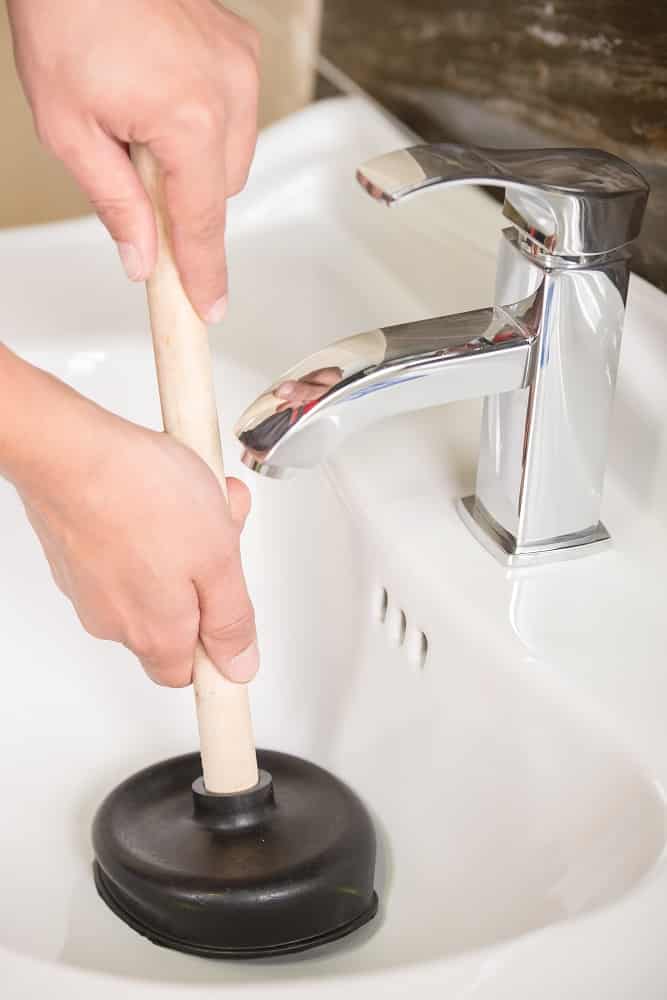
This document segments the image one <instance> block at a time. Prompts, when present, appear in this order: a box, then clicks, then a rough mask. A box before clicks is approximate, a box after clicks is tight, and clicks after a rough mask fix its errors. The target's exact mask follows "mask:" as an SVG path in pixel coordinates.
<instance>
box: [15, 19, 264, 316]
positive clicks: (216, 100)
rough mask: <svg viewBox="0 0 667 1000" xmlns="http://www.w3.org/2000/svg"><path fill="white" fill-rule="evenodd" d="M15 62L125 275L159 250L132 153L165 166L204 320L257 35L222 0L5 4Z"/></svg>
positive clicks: (216, 296)
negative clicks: (143, 149) (147, 153)
mask: <svg viewBox="0 0 667 1000" xmlns="http://www.w3.org/2000/svg"><path fill="white" fill-rule="evenodd" d="M8 7H9V12H10V18H11V22H12V29H13V35H14V47H15V53H16V62H17V67H18V70H19V74H20V76H21V79H22V82H23V85H24V88H25V91H26V94H27V96H28V99H29V101H30V104H31V106H32V110H33V115H34V118H35V123H36V127H37V131H38V134H39V136H40V138H41V139H42V141H43V142H44V143H45V144H46V145H47V146H48V147H49V148H50V149H51V150H52V151H53V152H54V153H55V154H56V155H57V156H58V157H59V158H60V159H61V160H62V161H63V162H64V163H65V165H66V166H67V167H68V168H69V170H70V171H71V173H72V174H73V175H74V177H75V178H76V180H77V181H78V183H79V184H80V186H81V187H82V188H83V190H84V191H85V193H86V194H87V195H88V197H89V198H90V201H91V202H92V205H93V207H94V208H95V210H96V212H97V213H98V215H99V216H100V218H101V219H102V221H103V222H104V224H105V225H106V227H107V229H108V230H109V232H110V233H111V235H112V237H113V238H114V240H116V242H117V244H118V247H119V252H120V254H121V258H122V259H123V263H124V265H125V267H126V270H127V272H128V276H129V277H130V278H132V279H133V280H136V281H142V280H145V278H146V277H148V275H149V274H150V273H151V271H152V269H153V266H154V263H155V255H156V228H155V220H154V216H153V210H152V207H151V204H150V202H149V199H148V197H147V195H146V192H145V191H144V189H143V187H142V184H141V182H140V180H139V177H138V175H137V173H136V171H135V169H134V167H133V166H132V162H131V160H130V158H129V154H128V144H129V143H130V142H137V143H143V144H145V145H147V146H148V147H149V148H150V150H151V151H152V153H153V154H154V156H155V158H156V159H157V161H158V163H159V164H160V167H161V170H162V174H163V178H164V190H165V200H166V207H167V213H168V217H169V224H170V235H171V242H172V246H173V251H174V256H175V258H176V263H177V265H178V269H179V272H180V275H181V280H182V282H183V285H184V287H185V290H186V292H187V294H188V296H189V298H190V301H191V302H192V304H193V306H194V307H195V309H196V310H197V312H198V313H199V314H200V316H201V317H202V319H204V320H205V321H207V322H216V321H217V320H219V319H221V318H222V314H223V312H224V308H225V305H226V295H227V272H226V261H225V248H224V228H225V202H226V199H227V198H228V197H229V196H230V195H233V194H236V193H237V192H238V191H240V190H241V188H242V187H243V185H244V184H245V181H246V177H247V174H248V169H249V166H250V161H251V159H252V155H253V151H254V146H255V139H256V129H257V125H256V119H257V97H258V89H259V82H258V80H259V78H258V65H257V62H258V38H257V34H256V32H255V31H254V30H253V29H252V28H251V27H250V26H249V25H248V24H246V23H245V22H244V21H242V20H241V19H240V18H238V17H237V16H236V15H234V14H232V13H230V12H229V11H227V10H224V9H223V8H222V7H220V6H218V4H217V3H216V2H215V0H113V2H109V0H68V3H67V9H66V11H65V10H64V9H63V6H62V5H61V4H58V3H53V0H27V2H26V0H8Z"/></svg>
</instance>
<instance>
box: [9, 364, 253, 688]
mask: <svg viewBox="0 0 667 1000" xmlns="http://www.w3.org/2000/svg"><path fill="white" fill-rule="evenodd" d="M0 360H2V359H1V358H0ZM10 361H11V362H12V367H13V370H14V371H13V372H8V373H7V374H8V379H9V378H10V377H11V375H12V374H14V378H15V384H21V388H22V390H23V392H24V395H25V397H26V398H27V400H28V402H29V403H33V401H34V400H35V399H38V400H39V401H40V406H42V407H43V412H44V413H48V418H47V420H46V421H45V420H44V419H43V418H40V416H39V414H38V413H35V412H34V411H35V409H36V407H35V405H34V404H33V405H31V407H30V411H29V412H27V413H25V417H24V418H22V419H25V420H26V425H25V427H22V426H19V427H18V431H17V429H16V422H15V423H14V427H13V432H12V435H11V438H10V439H9V444H8V446H6V447H4V448H3V441H2V434H1V433H0V458H2V456H3V454H5V455H6V456H7V457H6V458H5V467H4V468H3V467H2V462H0V472H2V471H4V472H5V474H6V475H9V477H10V478H12V479H13V480H14V482H15V485H16V487H17V489H18V490H19V493H20V495H21V497H22V499H23V502H24V504H25V507H26V511H27V513H28V517H29V518H30V521H31V523H32V525H33V527H34V529H35V531H36V532H37V535H38V536H39V539H40V541H41V543H42V547H43V549H44V552H45V554H46V557H47V559H48V561H49V564H50V566H51V571H52V573H53V576H54V579H55V581H56V583H57V584H58V586H59V587H60V589H61V590H62V591H63V593H64V594H66V595H67V596H68V597H69V598H70V600H71V601H72V603H73V605H74V607H75V609H76V611H77V614H78V616H79V618H80V619H81V622H82V624H83V626H84V628H86V629H87V631H88V632H90V633H91V635H94V636H97V637H99V638H101V639H114V640H116V641H117V642H122V643H123V644H124V645H126V646H127V647H128V648H129V649H131V650H132V651H133V652H134V653H136V655H137V656H138V657H139V659H140V660H141V662H142V664H143V666H144V669H145V670H146V672H147V674H148V675H149V676H150V677H151V678H152V679H153V680H154V681H156V682H157V683H159V684H166V685H168V686H170V687H181V686H183V685H186V684H189V683H190V680H191V675H192V665H193V658H194V651H195V646H196V643H197V638H198V637H201V640H202V643H203V644H204V647H205V648H206V651H207V652H208V655H209V656H210V658H211V660H212V661H213V663H214V664H215V665H216V666H217V667H218V669H219V670H220V671H221V672H222V673H223V674H225V675H226V676H227V677H228V678H229V679H230V680H234V681H239V682H244V681H248V680H250V678H251V677H252V676H253V675H254V674H255V672H256V670H257V666H258V653H257V645H256V635H255V624H254V615H253V609H252V605H251V603H250V599H249V597H248V593H247V590H246V585H245V581H244V578H243V571H242V568H241V559H240V550H239V537H240V532H241V529H242V527H243V523H244V521H245V517H246V515H247V513H248V508H249V495H248V491H247V489H246V487H245V486H244V485H243V484H242V483H240V482H239V481H238V480H235V479H229V480H227V483H228V487H229V506H228V505H227V503H226V502H225V499H224V496H223V493H222V490H221V489H220V486H219V484H218V482H217V480H216V478H215V476H214V474H213V473H212V472H211V471H210V469H209V468H208V466H207V465H206V464H205V463H204V462H202V461H201V460H200V459H199V458H198V457H197V456H196V455H195V454H194V452H191V451H190V450H189V449H188V448H185V447H184V446H183V445H181V444H179V443H178V442H177V441H175V440H173V439H172V438H170V437H168V436H167V435H166V434H159V433H156V432H154V431H149V430H146V429H144V428H142V427H139V426H137V425H136V424H132V423H129V422H128V421H126V420H122V419H121V418H120V417H116V416H114V415H113V414H111V413H108V412H107V411H106V410H103V409H101V408H100V407H98V406H96V405H95V404H94V403H91V402H90V401H89V400H87V399H84V398H83V397H82V396H79V395H78V394H77V393H75V392H73V391H72V390H71V389H69V388H68V387H66V386H64V385H63V384H62V383H60V382H57V381H56V380H55V379H52V378H51V377H50V376H48V375H46V374H45V373H44V372H40V371H39V370H38V369H34V368H31V366H29V365H26V364H25V362H20V361H19V359H10ZM14 412H15V413H18V409H17V408H15V409H14ZM27 421H29V423H28V422H27ZM30 437H32V443H30V444H29V447H28V448H25V447H24V446H23V445H21V451H20V453H17V454H14V453H13V452H12V449H13V448H15V447H16V446H15V444H14V442H16V441H17V440H18V439H21V440H25V439H28V438H30Z"/></svg>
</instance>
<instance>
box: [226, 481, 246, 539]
mask: <svg viewBox="0 0 667 1000" xmlns="http://www.w3.org/2000/svg"><path fill="white" fill-rule="evenodd" d="M227 499H228V502H229V510H230V513H231V515H232V520H233V521H234V522H235V523H236V524H237V525H238V528H239V530H240V531H243V527H244V525H245V522H246V518H247V517H248V514H249V513H250V502H251V501H250V490H249V489H248V487H247V486H246V484H245V483H243V482H241V480H240V479H235V478H234V477H233V476H228V477H227Z"/></svg>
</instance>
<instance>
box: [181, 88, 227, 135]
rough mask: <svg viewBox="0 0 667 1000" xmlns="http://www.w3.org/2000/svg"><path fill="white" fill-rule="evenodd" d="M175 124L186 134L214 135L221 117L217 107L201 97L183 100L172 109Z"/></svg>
mask: <svg viewBox="0 0 667 1000" xmlns="http://www.w3.org/2000/svg"><path fill="white" fill-rule="evenodd" d="M174 117H175V119H176V124H177V126H178V127H179V128H180V129H182V130H183V131H185V132H186V133H187V134H188V135H195V136H198V137H202V136H203V137H204V138H206V139H208V138H211V137H213V136H215V135H216V134H217V133H218V132H219V131H220V129H221V127H222V123H223V117H222V115H221V114H220V111H219V110H218V108H217V107H216V106H215V105H214V104H213V103H211V102H210V101H207V100H205V99H203V98H190V99H188V100H183V101H181V102H180V104H178V105H177V107H176V109H175V111H174Z"/></svg>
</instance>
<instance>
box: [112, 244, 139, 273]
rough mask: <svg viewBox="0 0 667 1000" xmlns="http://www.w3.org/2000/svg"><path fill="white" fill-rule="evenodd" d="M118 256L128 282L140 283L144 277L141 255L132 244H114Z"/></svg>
mask: <svg viewBox="0 0 667 1000" xmlns="http://www.w3.org/2000/svg"><path fill="white" fill-rule="evenodd" d="M116 246H117V247H118V256H119V257H120V259H121V262H122V264H123V267H124V268H125V273H126V275H127V276H128V278H129V279H130V281H141V280H142V278H143V276H144V269H143V267H142V264H141V255H140V253H139V251H138V250H137V248H136V247H135V246H133V245H132V243H116Z"/></svg>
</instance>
